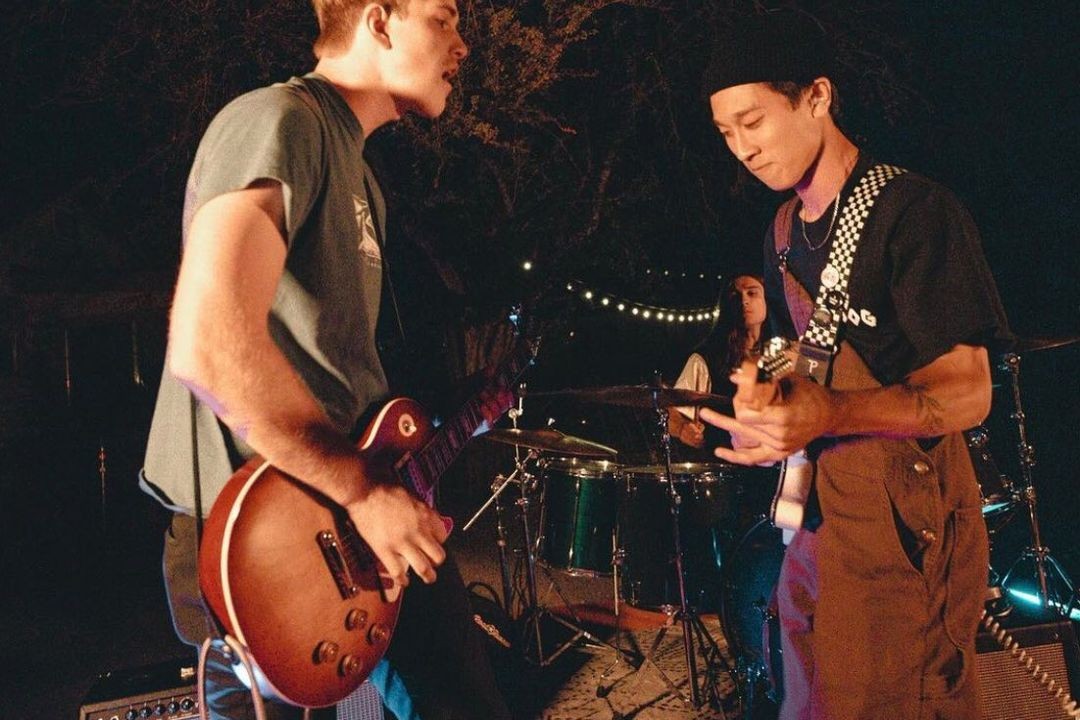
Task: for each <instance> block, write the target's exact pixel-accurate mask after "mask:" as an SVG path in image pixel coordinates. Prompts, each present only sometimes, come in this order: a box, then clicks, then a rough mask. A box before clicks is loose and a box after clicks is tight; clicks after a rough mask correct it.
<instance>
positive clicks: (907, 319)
mask: <svg viewBox="0 0 1080 720" xmlns="http://www.w3.org/2000/svg"><path fill="white" fill-rule="evenodd" d="M874 162H875V161H874V160H872V159H871V158H869V157H867V156H866V155H865V154H863V155H861V156H860V158H859V162H858V163H857V164H856V166H855V169H854V171H852V173H851V177H850V178H848V181H847V183H846V184H845V186H844V189H843V190H842V195H841V199H840V212H841V213H843V210H844V203H845V202H846V201H847V197H848V195H849V194H850V192H851V190H852V188H853V187H854V186H855V184H856V183H857V182H858V180H859V178H861V177H862V175H863V174H864V173H865V171H866V170H867V168H869V167H871V166H872V164H873V163H874ZM797 212H798V210H797V209H796V216H795V217H794V221H793V222H792V228H791V239H790V243H791V245H790V249H789V251H788V255H787V272H789V273H792V274H793V276H794V278H795V279H796V280H798V281H799V283H800V284H801V285H802V286H803V287H804V288H806V290H807V292H808V293H809V294H810V296H811V297H816V296H817V292H818V288H819V286H820V284H821V280H820V278H821V272H822V270H823V269H824V268H825V264H826V261H827V260H828V257H829V251H830V249H831V246H832V238H833V237H835V231H834V232H833V234H832V236H831V237H830V238H828V240H827V241H825V242H824V243H823V244H822V246H821V247H820V248H818V249H816V250H812V249H811V248H810V247H809V244H808V243H807V241H806V239H805V238H804V236H803V232H804V229H803V228H802V227H801V225H800V220H799V218H798V215H797ZM831 218H832V213H831V209H830V211H828V212H826V213H824V214H823V216H822V217H821V218H819V219H818V220H817V221H815V222H814V223H807V226H806V228H805V231H806V235H807V237H809V238H811V242H813V243H814V244H815V246H816V245H817V244H818V243H817V240H822V239H824V234H825V232H826V230H827V227H828V225H829V224H830V221H831ZM779 264H780V261H779V257H778V256H777V252H776V247H775V241H774V237H773V228H772V226H770V227H769V232H768V234H767V235H766V237H765V298H766V302H767V303H768V307H769V318H770V321H771V323H772V328H773V332H774V333H775V334H777V335H782V336H784V337H787V338H794V337H796V333H795V329H794V326H793V323H792V321H791V315H790V313H789V312H788V310H787V303H786V300H785V298H784V281H783V277H782V275H781V273H780V269H779ZM848 291H849V294H850V304H849V307H850V308H851V310H853V311H854V312H851V311H849V313H848V320H847V321H846V322H844V323H843V324H842V325H841V328H840V336H839V340H847V341H848V342H849V343H850V344H851V346H852V348H853V349H854V350H855V351H856V352H857V353H858V354H859V355H860V357H861V358H862V359H863V361H864V362H865V363H866V365H867V367H869V368H870V371H871V372H872V373H873V374H874V377H875V378H876V379H877V380H878V382H880V383H881V384H882V385H892V384H895V383H897V382H899V381H901V380H903V379H904V378H905V377H907V376H908V375H909V374H910V373H911V372H913V371H914V370H917V369H919V368H921V367H923V366H925V365H927V364H929V363H930V362H932V361H933V360H935V359H936V358H938V357H940V356H941V355H943V354H944V353H946V352H948V351H949V350H951V349H952V348H953V347H954V346H956V345H957V344H961V343H963V344H969V345H977V346H983V347H987V348H988V349H990V350H991V351H992V352H997V351H1002V350H1004V349H1006V348H1007V347H1008V346H1009V344H1010V343H1011V341H1012V336H1011V334H1010V332H1009V329H1008V322H1007V321H1006V319H1005V312H1004V310H1003V309H1002V306H1001V301H1000V299H999V298H998V293H997V288H996V286H995V284H994V278H993V276H992V275H991V274H990V269H989V267H988V266H987V264H986V259H985V258H984V257H983V253H982V248H981V244H980V240H979V232H978V230H977V229H976V227H975V223H974V221H973V220H972V219H971V216H970V215H969V214H968V212H967V210H965V209H964V207H963V206H962V205H961V204H960V201H959V200H958V199H957V198H956V196H955V195H953V194H952V193H951V192H950V191H949V190H947V189H946V188H944V187H942V186H941V185H938V184H937V183H934V182H932V181H930V180H928V179H926V178H924V177H922V176H920V175H917V174H915V173H912V172H906V173H903V174H901V175H899V176H897V177H894V178H893V179H892V180H891V181H890V182H889V184H888V185H887V186H886V187H885V188H884V189H883V190H882V192H881V194H880V195H879V196H878V198H877V200H876V201H875V204H874V207H873V208H872V210H871V211H870V216H869V218H868V219H867V221H866V225H865V227H864V228H863V232H862V237H861V240H860V242H859V247H858V250H857V252H856V256H855V262H854V266H853V268H852V271H851V278H850V281H849V283H848ZM856 315H857V316H858V320H857V321H856V320H855V319H854V317H855V316H856ZM839 340H838V341H839Z"/></svg>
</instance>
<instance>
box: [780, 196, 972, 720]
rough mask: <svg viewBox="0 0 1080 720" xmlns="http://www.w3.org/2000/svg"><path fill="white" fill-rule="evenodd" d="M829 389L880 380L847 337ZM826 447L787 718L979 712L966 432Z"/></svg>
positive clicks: (791, 571)
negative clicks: (930, 442)
mask: <svg viewBox="0 0 1080 720" xmlns="http://www.w3.org/2000/svg"><path fill="white" fill-rule="evenodd" d="M785 207H786V206H785ZM792 210H793V206H792V207H790V208H787V211H786V212H787V228H788V229H790V227H791V225H790V222H791V211H792ZM784 211H785V210H784V208H782V209H781V212H780V213H778V215H777V232H778V233H779V232H780V231H782V230H783V228H781V227H780V226H781V225H782V224H783V222H782V218H781V214H782V213H784ZM787 237H790V235H787ZM792 285H795V286H796V287H797V288H799V286H798V284H797V283H794V282H793V279H792V278H785V289H786V291H787V292H786V294H787V296H788V305H789V308H790V309H791V310H792V319H793V320H794V322H795V327H796V329H797V330H798V332H799V333H800V334H801V333H802V332H803V330H804V329H805V326H806V318H807V317H808V314H809V312H808V311H807V307H812V302H811V300H810V298H809V296H808V295H807V294H806V292H805V290H801V288H799V289H800V290H801V297H800V298H798V299H797V300H795V301H794V302H793V298H792V292H793V291H792V288H791V286H792ZM815 290H816V289H815ZM796 303H804V305H803V306H802V307H795V306H794V305H796ZM807 303H808V304H809V305H805V304H807ZM830 386H831V387H833V388H835V389H838V390H854V389H864V388H872V387H879V386H880V384H879V383H878V382H877V381H876V380H875V378H874V377H873V375H872V373H871V372H870V370H869V369H868V368H867V366H866V365H865V363H864V362H863V361H862V359H861V358H860V357H859V355H858V354H857V353H856V352H855V351H854V350H853V349H852V348H851V346H850V345H848V344H846V343H841V345H840V350H839V352H838V353H837V355H836V357H835V359H834V362H833V369H832V380H831V383H830ZM819 445H820V447H819ZM815 453H817V458H816V474H815V479H814V493H813V494H814V495H815V496H816V501H817V503H818V504H819V506H820V516H821V524H820V526H818V527H817V528H816V529H815V530H806V529H804V530H800V531H799V532H798V533H796V534H795V537H794V539H793V540H792V542H791V544H790V545H789V546H788V548H787V552H786V554H785V558H784V563H783V567H782V569H781V572H780V580H779V584H778V587H777V600H778V605H779V613H780V623H781V643H782V647H783V666H784V694H785V697H784V702H783V705H782V707H781V713H780V717H781V718H782V720H856V719H858V720H871V719H878V718H880V719H883V720H924V719H925V720H929V719H931V718H940V719H942V720H960V719H968V718H970V719H971V720H976V719H977V718H979V717H981V715H980V714H979V710H978V692H977V678H976V674H975V633H976V631H977V629H978V623H979V618H980V611H981V609H982V606H983V598H984V594H985V589H986V583H987V569H988V565H989V546H988V540H987V534H986V526H985V523H984V522H983V517H982V507H981V501H980V496H979V487H978V484H977V482H976V480H975V474H974V470H973V469H972V464H971V458H970V456H969V454H968V449H967V446H966V444H965V441H964V438H963V436H962V435H961V434H960V433H953V434H950V435H947V436H945V437H943V438H941V440H940V441H939V442H938V443H937V444H936V445H935V446H934V447H933V448H932V449H931V450H929V451H924V450H923V449H922V448H921V447H920V445H919V443H918V442H917V441H915V440H911V439H906V440H896V439H888V438H878V437H850V438H835V439H829V440H827V441H820V442H819V443H814V444H812V445H811V448H810V454H811V456H813V455H814V454H815Z"/></svg>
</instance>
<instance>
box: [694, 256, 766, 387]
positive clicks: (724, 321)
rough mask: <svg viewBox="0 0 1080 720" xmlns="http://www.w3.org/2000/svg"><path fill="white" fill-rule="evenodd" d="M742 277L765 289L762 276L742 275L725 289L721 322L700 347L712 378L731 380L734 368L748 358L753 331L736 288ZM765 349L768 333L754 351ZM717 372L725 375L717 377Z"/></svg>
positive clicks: (735, 278)
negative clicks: (729, 376) (748, 347)
mask: <svg viewBox="0 0 1080 720" xmlns="http://www.w3.org/2000/svg"><path fill="white" fill-rule="evenodd" d="M740 278H752V279H753V280H755V281H757V283H758V284H759V285H761V287H762V288H764V287H765V281H764V280H763V279H762V277H761V276H760V275H756V274H754V273H739V274H738V275H736V276H735V277H733V278H731V281H730V282H729V283H728V284H727V287H726V288H724V293H723V295H721V298H720V319H719V320H718V321H717V323H716V325H714V326H713V330H712V332H711V333H709V336H708V337H707V338H705V340H704V341H702V343H701V345H700V346H699V347H698V352H699V353H700V354H701V356H702V357H704V358H705V363H706V364H707V365H708V366H709V375H710V376H712V377H727V373H729V372H730V371H731V369H732V368H734V367H736V366H737V365H739V364H740V363H741V362H742V361H743V360H745V359H746V351H745V348H746V339H747V337H748V336H749V330H748V329H747V327H746V320H745V318H744V316H743V311H742V296H741V294H740V293H739V291H738V289H737V288H736V287H735V283H736V282H738V280H739V279H740ZM764 346H765V334H764V333H760V334H759V335H758V339H757V344H756V346H755V347H754V348H753V352H755V353H760V352H761V351H762V350H763V349H764ZM717 373H723V374H722V375H717Z"/></svg>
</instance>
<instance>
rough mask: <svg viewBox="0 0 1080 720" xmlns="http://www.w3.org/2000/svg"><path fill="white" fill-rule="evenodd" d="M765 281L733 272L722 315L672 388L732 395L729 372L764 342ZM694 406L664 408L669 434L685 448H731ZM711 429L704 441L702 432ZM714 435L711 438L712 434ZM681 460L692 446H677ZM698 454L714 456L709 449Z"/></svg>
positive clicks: (758, 351) (723, 297)
mask: <svg viewBox="0 0 1080 720" xmlns="http://www.w3.org/2000/svg"><path fill="white" fill-rule="evenodd" d="M765 312H766V311H765V286H764V283H763V281H762V278H761V277H760V276H758V275H750V274H743V275H737V276H735V277H734V278H733V279H732V280H731V282H730V283H728V285H727V288H726V289H725V290H724V294H723V296H722V299H721V308H720V319H719V321H718V322H717V323H716V325H715V326H714V327H713V331H712V332H711V333H710V334H709V336H708V337H707V338H705V340H704V341H702V343H701V344H700V345H698V347H697V348H696V349H695V350H694V352H692V353H690V357H689V358H687V360H686V365H685V366H684V367H683V370H682V373H681V374H680V375H679V379H678V380H676V381H675V387H676V388H679V389H683V390H693V391H696V392H703V393H715V394H718V395H727V396H728V397H730V396H731V395H733V394H734V392H735V386H734V385H732V383H731V381H730V380H729V379H728V376H729V375H731V371H732V369H733V368H735V367H738V366H739V365H740V364H741V363H742V361H743V360H744V359H746V358H750V357H756V356H758V355H760V354H761V349H762V344H763V342H764V340H763V338H762V336H761V327H762V325H764V323H765ZM699 409H700V408H697V407H675V408H671V409H670V410H668V431H669V432H670V433H671V436H672V437H673V438H676V439H677V440H679V441H680V442H681V443H682V444H683V445H684V446H688V447H689V448H696V449H702V448H705V447H708V448H713V447H716V446H717V445H724V446H725V447H731V442H730V440H729V438H728V434H727V433H726V432H724V431H723V430H720V429H719V428H715V427H713V426H712V425H708V426H706V424H705V423H704V422H702V421H701V420H699V419H698V410H699ZM706 432H708V433H709V434H710V438H709V443H708V445H706V444H705V433H706ZM714 434H715V435H716V437H712V435H714ZM679 450H680V452H678V453H676V454H677V455H678V456H679V459H682V460H692V459H695V458H693V457H689V456H691V455H693V453H692V451H690V450H688V449H687V448H679ZM700 459H703V460H707V461H712V462H715V461H716V457H715V456H714V455H712V453H711V451H708V452H707V456H706V457H702V458H700Z"/></svg>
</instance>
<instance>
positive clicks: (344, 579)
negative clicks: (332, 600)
mask: <svg viewBox="0 0 1080 720" xmlns="http://www.w3.org/2000/svg"><path fill="white" fill-rule="evenodd" d="M315 539H316V541H317V542H318V543H319V549H320V550H322V554H323V559H324V560H326V567H327V569H329V570H330V575H331V576H332V577H333V578H334V583H335V584H336V585H337V588H338V592H339V593H341V597H342V599H343V600H347V599H349V598H352V597H356V595H358V594H359V593H360V586H359V585H358V584H357V582H356V580H355V579H354V578H353V576H352V572H351V571H350V569H349V562H348V560H347V559H346V557H345V551H344V550H343V548H342V547H341V543H340V542H339V541H338V538H337V535H335V534H334V531H333V530H320V531H319V533H318V534H317V535H316V536H315Z"/></svg>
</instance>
